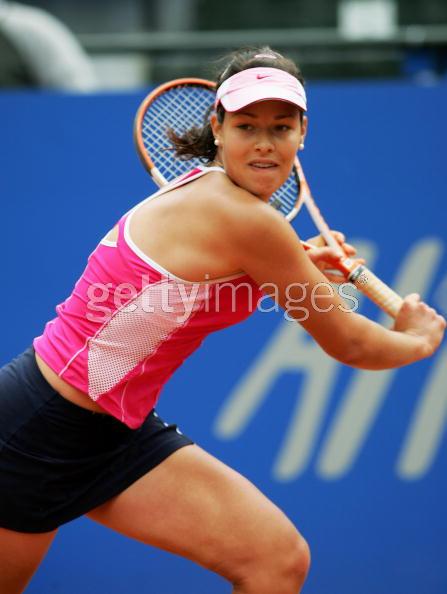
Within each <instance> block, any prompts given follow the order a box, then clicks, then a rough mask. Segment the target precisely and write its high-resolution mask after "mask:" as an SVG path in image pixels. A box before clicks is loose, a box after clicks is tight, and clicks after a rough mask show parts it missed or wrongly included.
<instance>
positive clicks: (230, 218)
mask: <svg viewBox="0 0 447 594" xmlns="http://www.w3.org/2000/svg"><path fill="white" fill-rule="evenodd" d="M206 177H207V178H208V179H207V180H206V181H207V184H206V186H205V188H206V195H205V196H203V198H204V200H206V204H207V206H208V207H209V212H210V215H211V216H212V215H213V214H214V215H215V216H216V217H218V218H219V219H220V220H221V222H222V224H224V226H225V230H226V233H227V234H228V240H230V241H232V242H234V243H235V244H236V245H238V246H239V247H243V246H244V245H245V246H248V245H250V244H253V246H256V245H258V244H259V240H260V239H261V238H262V237H265V233H267V232H268V231H269V232H273V234H274V233H275V230H276V231H277V232H280V230H281V229H282V230H283V232H284V231H285V230H286V229H288V230H290V232H292V231H291V228H290V225H289V223H288V222H287V221H286V220H285V219H284V217H283V216H282V215H281V214H280V213H279V212H278V211H276V210H275V209H274V208H272V207H271V206H270V205H269V204H267V203H265V202H263V201H262V200H261V199H260V198H258V197H256V196H254V195H253V194H250V193H249V192H247V191H246V190H244V189H242V188H240V187H239V186H237V185H236V184H235V183H233V182H232V181H231V180H230V178H229V177H227V176H226V175H225V174H223V173H220V172H213V173H210V174H209V175H207V176H206ZM292 234H293V236H294V237H295V238H296V235H295V234H294V233H293V232H292Z"/></svg>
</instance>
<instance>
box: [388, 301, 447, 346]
mask: <svg viewBox="0 0 447 594" xmlns="http://www.w3.org/2000/svg"><path fill="white" fill-rule="evenodd" d="M445 328H446V320H445V318H444V317H443V316H441V315H439V314H438V313H437V312H436V310H434V309H433V308H432V307H430V306H428V305H427V304H426V303H424V302H423V301H421V298H420V296H419V295H418V294H417V293H411V294H410V295H407V296H406V297H405V299H404V302H403V305H402V307H401V308H400V310H399V313H398V315H397V318H396V320H395V323H394V328H393V329H394V330H396V331H397V332H402V333H403V334H407V335H409V336H414V337H416V338H418V339H419V340H420V341H421V347H422V348H421V358H424V357H429V356H430V355H432V354H433V353H434V352H435V351H436V349H437V348H438V347H439V345H440V344H441V341H442V338H443V336H444V331H445Z"/></svg>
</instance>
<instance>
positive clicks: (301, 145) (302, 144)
mask: <svg viewBox="0 0 447 594" xmlns="http://www.w3.org/2000/svg"><path fill="white" fill-rule="evenodd" d="M302 150H304V142H300V151H302Z"/></svg>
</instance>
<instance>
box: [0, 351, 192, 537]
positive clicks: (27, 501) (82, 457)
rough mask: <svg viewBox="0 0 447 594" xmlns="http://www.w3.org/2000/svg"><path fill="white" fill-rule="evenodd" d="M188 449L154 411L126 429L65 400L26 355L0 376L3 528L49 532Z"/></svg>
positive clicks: (30, 353) (184, 440)
mask: <svg viewBox="0 0 447 594" xmlns="http://www.w3.org/2000/svg"><path fill="white" fill-rule="evenodd" d="M192 443H193V442H192V441H191V440H190V439H189V438H188V437H186V436H185V435H183V434H182V433H181V432H180V431H179V430H178V428H177V426H176V425H169V424H167V423H165V422H164V421H163V420H162V419H161V418H160V417H159V416H158V415H157V413H156V412H155V411H154V410H153V411H152V412H151V413H150V415H149V416H148V418H147V419H146V421H145V422H144V423H143V425H142V426H141V427H140V428H139V429H129V428H128V427H127V426H126V425H124V424H123V423H121V422H120V421H118V420H117V419H115V418H114V417H111V416H110V415H107V414H102V413H97V412H92V411H89V410H87V409H84V408H81V407H80V406H77V405H76V404H73V403H72V402H70V401H68V400H66V399H65V398H63V397H62V396H60V395H59V394H58V392H56V391H55V390H54V389H53V388H52V387H51V386H50V385H49V384H48V382H47V381H46V379H45V378H44V377H43V375H42V374H41V372H40V370H39V368H38V367H37V363H36V360H35V356H34V349H33V348H32V347H30V348H29V349H28V350H27V351H25V352H24V353H22V354H21V355H20V356H18V357H17V358H15V359H14V360H13V361H11V363H9V364H8V365H6V366H5V367H3V368H1V369H0V527H3V528H8V529H10V530H16V531H20V532H49V531H50V530H54V529H55V528H57V527H58V526H60V525H61V524H64V523H65V522H68V521H70V520H73V519H74V518H77V517H79V516H81V515H83V514H85V513H87V512H88V511H90V510H92V509H93V508H95V507H97V506H98V505H100V504H101V503H104V502H105V501H107V500H108V499H110V498H111V497H113V496H115V495H117V494H118V493H120V492H121V491H123V490H124V489H126V488H127V487H129V486H130V485H131V484H132V483H134V482H135V481H136V480H137V479H138V478H140V477H141V476H143V475H144V474H146V473H147V472H148V471H150V470H151V469H152V468H154V466H156V465H157V464H159V463H160V462H162V461H163V460H164V459H165V458H167V457H168V456H169V455H170V454H172V453H173V452H175V451H176V450H178V449H179V448H181V447H183V446H185V445H189V444H192Z"/></svg>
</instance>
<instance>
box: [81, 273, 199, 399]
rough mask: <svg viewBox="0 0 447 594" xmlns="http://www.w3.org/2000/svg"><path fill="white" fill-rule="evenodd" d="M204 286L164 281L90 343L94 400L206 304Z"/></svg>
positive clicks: (133, 302) (147, 290) (144, 292)
mask: <svg viewBox="0 0 447 594" xmlns="http://www.w3.org/2000/svg"><path fill="white" fill-rule="evenodd" d="M205 294H206V287H205V286H204V285H198V284H194V285H193V284H191V285H184V284H182V283H178V282H175V281H173V280H169V279H168V280H163V281H161V282H159V283H156V284H153V285H148V286H146V287H145V288H144V289H143V290H142V291H141V292H140V293H139V294H138V295H137V296H136V297H135V298H133V299H131V300H129V301H128V302H127V303H126V304H125V305H124V306H123V307H122V308H121V309H120V310H119V311H117V312H116V314H115V315H114V316H113V317H112V318H111V319H110V320H109V321H108V322H107V323H106V325H105V326H104V327H103V328H102V329H101V330H100V331H99V332H98V334H97V335H96V336H94V337H92V338H91V339H90V341H89V345H88V384H89V386H88V391H89V395H90V397H91V398H92V399H93V400H97V399H98V398H99V396H100V395H101V394H105V393H106V392H108V391H109V390H111V389H112V388H113V387H114V386H116V385H117V384H118V383H119V382H120V381H121V380H122V379H123V378H124V377H125V376H126V375H127V374H128V373H129V372H131V371H132V370H133V369H134V368H135V367H136V366H137V365H138V364H139V363H140V362H141V363H142V362H143V361H144V360H145V359H146V358H147V357H148V356H149V355H150V354H151V353H154V352H155V350H156V349H157V348H158V346H159V345H160V344H161V343H162V342H163V341H164V340H166V338H167V337H168V336H169V335H170V334H171V333H172V332H174V331H175V330H176V329H178V328H180V327H181V326H183V325H184V324H185V323H186V322H187V321H188V319H189V318H190V317H191V315H192V314H193V313H194V312H196V311H197V310H198V309H200V307H201V306H202V304H203V300H204V298H205Z"/></svg>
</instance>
